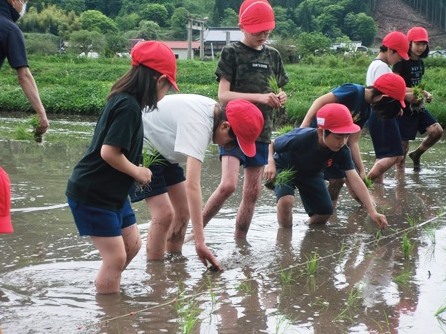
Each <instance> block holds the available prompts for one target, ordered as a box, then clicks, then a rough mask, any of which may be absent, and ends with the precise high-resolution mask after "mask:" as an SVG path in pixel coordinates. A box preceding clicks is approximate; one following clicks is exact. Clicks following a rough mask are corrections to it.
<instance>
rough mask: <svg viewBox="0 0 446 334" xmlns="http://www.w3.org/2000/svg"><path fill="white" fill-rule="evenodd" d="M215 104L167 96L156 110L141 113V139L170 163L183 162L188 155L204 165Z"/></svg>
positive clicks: (202, 99)
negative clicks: (142, 135) (142, 133)
mask: <svg viewBox="0 0 446 334" xmlns="http://www.w3.org/2000/svg"><path fill="white" fill-rule="evenodd" d="M216 104H217V102H216V101H215V100H213V99H211V98H208V97H206V96H202V95H196V94H172V95H166V96H165V97H164V98H163V99H161V100H160V101H159V102H158V107H157V108H156V109H154V110H153V111H150V112H144V113H143V116H142V119H143V124H144V139H145V140H146V141H148V142H150V143H151V144H152V145H153V146H154V147H155V148H156V149H157V150H158V151H159V152H160V153H161V155H162V156H163V157H164V158H166V159H167V160H168V161H169V162H170V163H181V162H186V160H187V157H188V156H190V157H194V158H196V159H198V160H199V161H201V162H203V160H204V156H205V153H206V149H207V147H208V146H209V143H210V142H211V140H212V130H213V126H214V108H215V105H216Z"/></svg>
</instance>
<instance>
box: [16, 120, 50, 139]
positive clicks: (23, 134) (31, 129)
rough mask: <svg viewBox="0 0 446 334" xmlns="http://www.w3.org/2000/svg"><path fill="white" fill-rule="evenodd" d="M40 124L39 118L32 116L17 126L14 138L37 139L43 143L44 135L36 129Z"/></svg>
mask: <svg viewBox="0 0 446 334" xmlns="http://www.w3.org/2000/svg"><path fill="white" fill-rule="evenodd" d="M38 126H39V119H38V118H37V116H33V117H30V118H28V119H27V120H26V122H24V123H20V124H19V125H17V127H16V128H15V132H14V139H16V140H33V139H34V140H35V141H36V142H38V143H41V142H42V140H43V136H42V135H38V134H37V133H36V129H37V127H38Z"/></svg>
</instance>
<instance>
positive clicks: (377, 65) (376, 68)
mask: <svg viewBox="0 0 446 334" xmlns="http://www.w3.org/2000/svg"><path fill="white" fill-rule="evenodd" d="M385 73H392V69H391V68H390V67H389V65H387V64H386V63H385V62H383V61H382V60H381V59H374V60H373V61H372V62H371V63H370V65H369V68H368V69H367V75H366V86H373V84H374V82H375V80H376V79H378V78H379V77H380V76H381V75H383V74H385Z"/></svg>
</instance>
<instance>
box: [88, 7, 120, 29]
mask: <svg viewBox="0 0 446 334" xmlns="http://www.w3.org/2000/svg"><path fill="white" fill-rule="evenodd" d="M80 22H81V25H82V29H84V30H89V31H92V30H94V31H98V32H102V33H103V34H107V33H116V32H118V27H117V25H116V23H115V21H113V20H112V19H111V18H109V17H107V16H105V15H104V14H102V13H101V12H100V11H97V10H87V11H85V12H83V13H82V14H81V16H80Z"/></svg>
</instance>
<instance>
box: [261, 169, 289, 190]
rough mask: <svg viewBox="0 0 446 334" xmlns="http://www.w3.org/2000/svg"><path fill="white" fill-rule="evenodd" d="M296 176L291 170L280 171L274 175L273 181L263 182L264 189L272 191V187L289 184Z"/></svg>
mask: <svg viewBox="0 0 446 334" xmlns="http://www.w3.org/2000/svg"><path fill="white" fill-rule="evenodd" d="M295 175H296V171H295V170H294V169H293V168H286V169H283V170H281V171H280V173H278V174H277V175H276V178H275V179H274V180H269V181H267V182H265V187H267V188H268V189H270V190H274V187H275V186H276V185H282V184H287V183H290V181H291V180H292V179H293V178H294V176H295Z"/></svg>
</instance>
